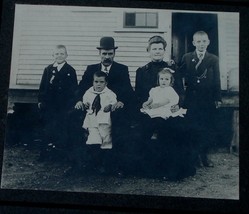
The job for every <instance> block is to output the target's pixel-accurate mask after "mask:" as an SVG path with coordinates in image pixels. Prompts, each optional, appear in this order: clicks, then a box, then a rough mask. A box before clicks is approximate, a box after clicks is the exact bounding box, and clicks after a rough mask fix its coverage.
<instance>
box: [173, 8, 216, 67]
mask: <svg viewBox="0 0 249 214" xmlns="http://www.w3.org/2000/svg"><path fill="white" fill-rule="evenodd" d="M200 30H201V31H205V32H206V33H207V34H208V36H209V39H210V45H209V46H208V51H209V52H210V53H213V54H215V55H217V56H219V54H218V18H217V15H216V14H208V13H182V12H174V13H172V50H171V51H172V58H173V59H174V60H175V62H176V63H177V64H179V63H180V61H181V58H182V56H183V55H184V54H185V53H187V52H191V51H194V50H195V47H194V46H193V45H192V41H193V34H194V33H195V32H196V31H200Z"/></svg>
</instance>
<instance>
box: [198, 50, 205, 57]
mask: <svg viewBox="0 0 249 214" xmlns="http://www.w3.org/2000/svg"><path fill="white" fill-rule="evenodd" d="M196 54H197V57H199V55H200V54H203V57H204V56H205V54H206V51H203V52H200V51H197V50H196Z"/></svg>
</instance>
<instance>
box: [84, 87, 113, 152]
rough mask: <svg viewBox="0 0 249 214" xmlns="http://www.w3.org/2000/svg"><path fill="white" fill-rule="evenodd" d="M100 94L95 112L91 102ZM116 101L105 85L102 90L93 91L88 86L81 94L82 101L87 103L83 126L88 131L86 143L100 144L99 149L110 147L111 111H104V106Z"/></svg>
mask: <svg viewBox="0 0 249 214" xmlns="http://www.w3.org/2000/svg"><path fill="white" fill-rule="evenodd" d="M98 94H99V95H100V106H101V108H100V110H99V111H98V112H97V114H96V113H95V112H94V111H93V110H92V104H93V101H94V99H95V97H96V96H97V95H98ZM116 102H117V96H116V94H115V93H114V92H113V91H111V90H110V89H109V88H107V87H105V88H104V90H103V91H101V92H97V91H94V89H93V87H91V88H89V89H88V90H87V91H86V93H85V94H84V96H83V103H84V104H86V103H89V104H90V106H89V109H88V110H87V113H86V117H85V120H84V122H83V128H84V129H87V130H88V131H89V135H88V139H87V141H86V144H101V149H111V148H112V137H111V113H110V112H104V108H105V107H106V106H108V105H109V104H111V105H113V104H115V103H116Z"/></svg>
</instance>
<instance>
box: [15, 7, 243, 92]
mask: <svg viewBox="0 0 249 214" xmlns="http://www.w3.org/2000/svg"><path fill="white" fill-rule="evenodd" d="M125 12H157V13H158V28H124V27H123V20H124V13H125ZM214 13H215V12H214ZM217 14H218V36H219V58H220V70H221V86H222V89H223V90H227V89H228V90H235V91H236V90H237V91H238V86H239V79H238V76H239V14H238V13H227V12H217ZM171 19H172V11H170V10H159V9H157V10H153V9H132V8H108V7H79V6H77V7H75V6H51V5H49V6H46V5H22V4H17V5H16V7H15V23H14V36H13V48H12V62H11V77H10V89H35V90H36V89H38V87H39V84H40V80H41V76H42V73H43V70H44V68H45V67H46V66H47V65H48V64H51V63H53V57H52V50H53V47H54V46H55V45H58V44H64V45H66V47H67V50H68V55H69V56H68V58H67V61H68V63H69V64H71V65H72V66H73V67H74V68H75V70H76V72H77V75H78V80H79V81H80V79H81V76H82V75H83V74H84V71H85V69H86V66H87V65H89V64H93V63H98V62H99V61H100V57H99V55H98V50H97V49H96V47H97V46H98V45H99V40H100V38H101V37H102V36H113V37H114V38H115V41H116V46H118V49H117V52H116V57H115V60H116V61H117V62H120V63H123V64H125V65H127V66H128V67H129V72H130V79H131V83H132V86H133V87H134V86H135V71H136V69H137V68H138V67H140V66H142V65H144V64H146V63H147V62H149V60H150V59H149V56H148V53H147V52H146V46H147V42H148V39H149V38H150V37H151V36H153V35H161V36H163V37H164V38H165V39H166V41H167V43H168V46H167V48H166V55H165V60H167V59H168V58H170V55H171V48H170V47H171V35H172V33H171Z"/></svg>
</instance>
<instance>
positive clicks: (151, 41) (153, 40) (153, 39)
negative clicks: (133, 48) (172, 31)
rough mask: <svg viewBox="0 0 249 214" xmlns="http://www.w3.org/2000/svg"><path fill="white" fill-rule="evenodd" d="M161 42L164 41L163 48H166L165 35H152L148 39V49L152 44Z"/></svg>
mask: <svg viewBox="0 0 249 214" xmlns="http://www.w3.org/2000/svg"><path fill="white" fill-rule="evenodd" d="M159 43H162V44H163V49H165V48H166V46H167V42H166V41H165V40H164V38H163V37H161V36H152V37H151V38H150V39H149V41H148V47H147V51H149V49H150V46H151V45H152V44H159Z"/></svg>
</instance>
